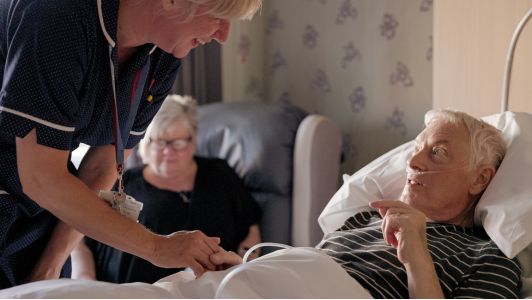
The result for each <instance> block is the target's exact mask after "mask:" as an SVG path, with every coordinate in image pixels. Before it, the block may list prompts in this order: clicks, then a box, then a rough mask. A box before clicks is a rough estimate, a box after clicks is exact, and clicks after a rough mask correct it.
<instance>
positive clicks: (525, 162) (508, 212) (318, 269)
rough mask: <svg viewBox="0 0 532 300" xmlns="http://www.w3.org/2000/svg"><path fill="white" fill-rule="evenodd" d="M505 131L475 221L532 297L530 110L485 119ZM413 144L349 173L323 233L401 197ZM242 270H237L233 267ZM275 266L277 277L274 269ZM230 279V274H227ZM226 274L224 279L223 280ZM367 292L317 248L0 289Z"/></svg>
mask: <svg viewBox="0 0 532 300" xmlns="http://www.w3.org/2000/svg"><path fill="white" fill-rule="evenodd" d="M484 119H485V120H486V121H488V122H489V123H491V124H493V125H495V126H497V127H498V128H500V129H501V130H502V132H503V135H504V138H505V139H506V141H507V142H508V143H509V148H508V151H507V154H506V156H505V158H504V160H503V162H502V164H501V166H500V168H499V170H498V172H497V174H496V175H495V177H494V179H493V180H492V182H491V183H490V185H489V187H488V188H487V189H486V191H485V193H484V194H483V196H482V198H481V199H480V201H479V203H478V206H477V209H476V212H475V222H476V223H477V224H482V225H483V226H484V228H485V230H486V232H487V233H488V235H489V236H490V237H491V238H492V239H493V240H494V242H495V243H496V244H497V245H498V246H499V248H500V249H501V250H502V251H503V252H504V253H505V254H506V255H507V256H508V257H517V259H518V260H519V262H520V264H521V266H522V268H523V273H522V283H523V284H522V289H521V297H522V298H532V274H531V273H532V272H531V271H532V270H531V269H532V245H531V242H532V218H530V216H532V201H531V198H532V185H530V182H529V181H530V174H532V153H530V149H532V114H529V113H512V112H505V113H502V114H497V115H493V116H489V117H486V118H484ZM412 150H413V143H412V142H409V143H406V144H403V145H401V146H399V147H397V148H395V149H393V150H391V151H389V152H388V153H386V154H384V155H382V156H381V157H379V158H377V159H376V160H375V161H373V162H371V163H370V164H369V165H367V166H366V167H364V168H362V169H360V170H359V171H358V172H356V173H355V174H353V175H351V176H347V175H346V176H344V184H343V185H342V187H341V188H340V189H339V190H338V191H337V192H336V194H335V195H334V196H333V197H332V199H331V201H330V202H329V203H328V204H327V206H326V207H325V209H324V210H323V212H322V213H321V215H320V217H319V223H320V226H321V227H322V229H323V230H324V232H330V231H331V230H335V229H337V228H338V227H339V226H340V225H341V224H342V223H343V221H344V220H345V219H346V218H347V217H349V216H351V215H352V214H354V213H355V212H357V211H361V210H366V209H368V202H369V201H371V200H373V199H375V198H388V199H397V198H398V196H399V194H400V191H401V188H402V186H403V185H404V182H405V178H406V174H405V172H404V170H405V165H406V160H407V158H408V157H409V156H410V153H411V151H412ZM235 270H236V271H235ZM272 272H273V274H274V275H272ZM227 278H229V279H227ZM224 280H225V281H226V282H224ZM215 296H219V297H229V298H257V297H265V298H277V297H282V298H369V297H370V296H369V294H367V292H365V290H364V289H363V288H361V287H360V286H359V285H358V284H357V283H356V281H355V280H353V279H352V278H350V277H349V275H347V273H346V272H345V271H343V269H342V268H341V267H340V266H339V265H338V264H336V263H335V262H334V261H332V259H330V258H329V257H327V256H326V255H323V254H319V253H317V252H316V251H315V250H314V249H313V248H292V249H283V250H280V251H275V252H273V253H270V254H268V255H265V256H263V257H261V258H259V259H257V260H254V261H252V262H249V263H247V264H244V265H241V266H235V267H233V268H231V269H228V270H226V271H221V272H208V273H206V275H204V276H202V277H201V278H200V279H199V280H193V276H192V274H191V273H189V272H180V273H176V274H174V275H172V276H169V277H168V278H164V279H162V280H160V281H159V282H157V283H155V284H145V283H129V284H111V283H105V282H97V281H84V280H68V279H62V280H50V281H41V282H35V283H30V284H26V285H21V286H17V287H14V288H10V289H6V290H2V291H0V298H20V297H22V298H67V297H68V298H170V297H171V298H214V297H215Z"/></svg>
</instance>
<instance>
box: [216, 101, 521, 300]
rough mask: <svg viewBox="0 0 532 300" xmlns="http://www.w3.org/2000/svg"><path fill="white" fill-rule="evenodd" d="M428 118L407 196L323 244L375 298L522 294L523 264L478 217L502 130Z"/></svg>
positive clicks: (455, 115) (460, 118) (458, 118)
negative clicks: (504, 250) (494, 238)
mask: <svg viewBox="0 0 532 300" xmlns="http://www.w3.org/2000/svg"><path fill="white" fill-rule="evenodd" d="M425 125H426V128H425V129H424V130H423V131H422V132H421V133H420V134H419V135H418V136H417V138H416V150H415V151H414V154H413V156H412V157H411V158H410V160H409V161H408V163H407V173H408V176H407V181H406V182H405V185H404V189H403V193H402V196H401V199H399V200H377V201H374V202H372V203H370V206H371V207H373V208H375V209H377V210H378V212H376V211H374V212H369V211H368V212H362V213H357V214H355V215H353V216H352V217H350V218H348V219H347V220H346V221H345V223H344V225H343V226H342V227H341V228H339V229H338V230H337V231H335V232H333V233H330V234H328V235H326V236H325V237H324V239H323V240H322V242H321V243H320V244H319V245H318V246H317V248H318V249H321V251H322V252H323V253H325V254H327V255H329V256H330V257H332V258H333V259H334V260H335V261H336V262H337V263H338V264H340V265H341V266H342V267H343V269H344V270H345V271H346V272H347V273H348V274H349V275H350V276H351V277H352V278H354V279H355V280H356V281H357V282H358V283H359V284H360V285H361V286H362V287H364V288H365V289H367V290H368V291H369V293H370V294H371V295H372V296H373V297H375V298H444V297H445V298H469V297H472V298H518V297H519V287H520V275H521V269H520V267H519V265H518V264H517V262H516V261H515V260H511V259H508V258H507V257H506V256H504V254H503V253H502V252H501V251H500V250H499V249H498V248H497V246H496V245H495V243H494V242H493V241H491V240H490V239H489V237H488V236H487V234H486V233H485V231H484V230H483V229H482V228H479V227H475V226H474V222H473V221H474V219H473V217H474V210H475V206H476V204H477V202H478V200H479V198H480V196H481V195H482V193H483V192H484V190H485V189H486V187H487V186H488V184H489V183H490V181H491V179H492V178H493V176H494V175H495V172H496V170H497V168H498V166H499V165H500V163H501V161H502V159H503V157H504V154H505V151H506V145H505V142H504V140H503V139H502V136H501V134H500V132H499V131H498V130H497V129H496V128H494V127H493V126H491V125H489V124H487V123H485V122H483V121H481V120H478V119H475V118H473V117H471V116H469V115H467V114H465V113H462V112H455V111H449V110H435V111H430V112H428V113H427V114H426V118H425ZM211 261H212V262H213V263H214V264H217V265H234V264H238V263H240V262H241V259H240V257H238V256H236V255H235V254H234V253H231V252H225V251H221V252H218V253H215V254H213V255H211Z"/></svg>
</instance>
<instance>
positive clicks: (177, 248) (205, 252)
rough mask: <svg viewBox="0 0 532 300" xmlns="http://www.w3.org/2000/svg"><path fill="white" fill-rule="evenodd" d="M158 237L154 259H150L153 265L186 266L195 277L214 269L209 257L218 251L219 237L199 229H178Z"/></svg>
mask: <svg viewBox="0 0 532 300" xmlns="http://www.w3.org/2000/svg"><path fill="white" fill-rule="evenodd" d="M158 237H159V239H157V240H156V244H155V251H154V253H155V254H154V259H153V260H151V261H152V263H154V264H155V265H157V266H160V267H166V268H179V267H183V268H186V267H188V268H191V269H192V271H194V274H195V275H196V277H200V276H201V275H202V274H203V273H204V272H205V271H208V270H211V271H214V270H215V269H216V266H215V265H214V264H213V263H212V262H211V261H210V258H209V257H210V256H211V254H213V253H216V252H218V251H220V249H221V248H220V246H219V245H218V244H219V243H220V238H217V237H208V236H206V235H205V234H203V232H201V231H199V230H194V231H178V232H174V233H172V234H169V235H166V236H158Z"/></svg>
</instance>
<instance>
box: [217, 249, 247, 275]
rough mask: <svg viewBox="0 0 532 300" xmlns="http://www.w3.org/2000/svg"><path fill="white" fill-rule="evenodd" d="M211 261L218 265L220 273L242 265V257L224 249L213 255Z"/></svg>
mask: <svg viewBox="0 0 532 300" xmlns="http://www.w3.org/2000/svg"><path fill="white" fill-rule="evenodd" d="M210 259H211V262H212V263H213V264H215V265H216V270H218V271H220V270H225V269H228V268H230V267H232V266H236V265H240V264H242V257H240V256H239V255H238V254H236V253H234V252H233V251H225V250H224V249H223V248H220V251H218V252H216V253H214V254H212V255H211V257H210Z"/></svg>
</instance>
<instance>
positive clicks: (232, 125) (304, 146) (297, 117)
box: [196, 102, 341, 246]
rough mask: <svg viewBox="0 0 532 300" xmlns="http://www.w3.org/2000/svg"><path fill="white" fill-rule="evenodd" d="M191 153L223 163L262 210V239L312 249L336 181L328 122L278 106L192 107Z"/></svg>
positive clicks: (333, 136)
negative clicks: (193, 136) (194, 116)
mask: <svg viewBox="0 0 532 300" xmlns="http://www.w3.org/2000/svg"><path fill="white" fill-rule="evenodd" d="M198 118H199V122H198V123H199V130H198V140H197V150H196V152H197V154H198V155H201V156H210V157H218V158H222V159H225V160H226V161H227V162H228V164H229V165H230V166H232V167H233V168H234V169H235V170H236V172H237V173H238V174H239V175H240V176H241V178H243V180H244V183H245V185H246V186H247V187H248V188H249V190H250V191H251V193H252V194H253V196H254V197H255V199H256V200H257V202H258V203H259V205H260V206H261V208H262V211H263V216H262V221H261V224H260V225H261V234H262V239H263V241H267V242H278V243H284V244H291V245H295V246H314V245H316V244H317V243H318V242H319V241H320V240H321V238H322V236H323V234H322V231H321V229H320V228H319V225H318V222H317V218H318V215H319V214H320V212H321V211H322V210H323V208H324V207H325V205H326V203H327V202H328V201H329V199H330V198H331V196H332V195H333V194H334V193H335V191H336V189H337V187H338V186H337V184H338V175H339V164H340V148H341V134H340V129H339V128H338V126H337V125H336V124H335V123H334V122H333V121H332V120H331V119H329V118H327V117H325V116H321V115H316V114H310V115H309V114H307V113H306V112H304V111H303V110H301V109H299V108H297V107H295V106H293V105H290V104H286V103H265V102H221V103H212V104H207V105H203V106H200V107H199V109H198Z"/></svg>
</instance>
